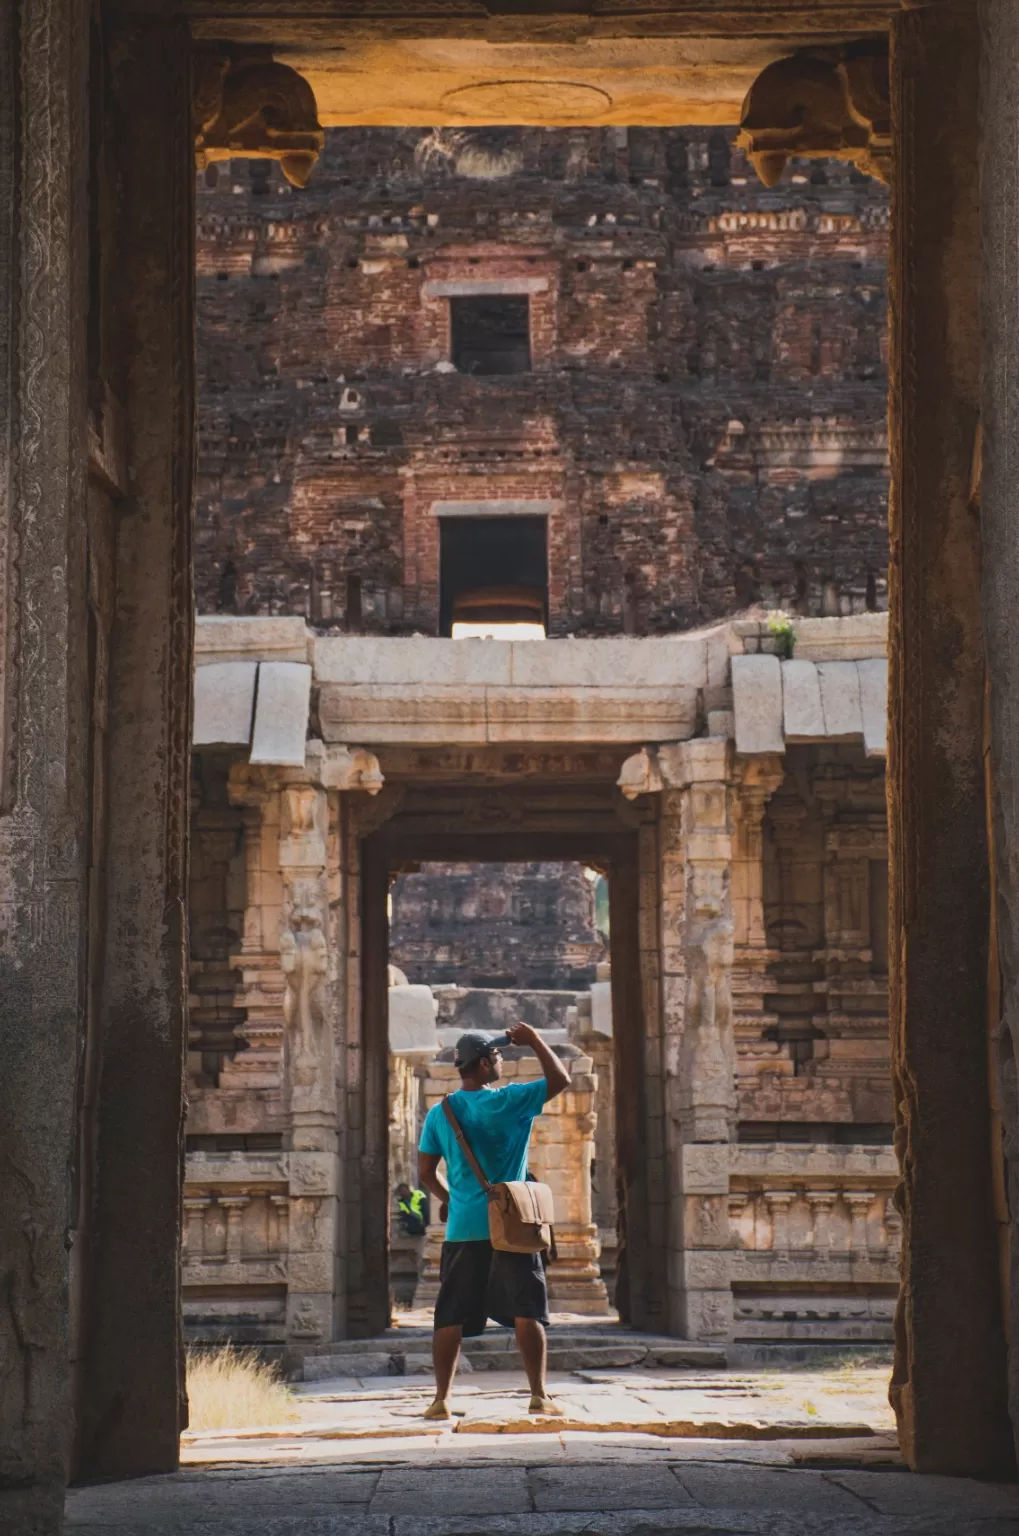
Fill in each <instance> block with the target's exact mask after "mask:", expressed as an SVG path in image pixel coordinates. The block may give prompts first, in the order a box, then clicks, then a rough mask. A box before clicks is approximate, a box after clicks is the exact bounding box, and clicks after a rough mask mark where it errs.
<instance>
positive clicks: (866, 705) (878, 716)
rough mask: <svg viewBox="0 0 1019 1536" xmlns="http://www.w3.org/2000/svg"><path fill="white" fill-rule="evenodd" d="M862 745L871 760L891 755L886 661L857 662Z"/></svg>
mask: <svg viewBox="0 0 1019 1536" xmlns="http://www.w3.org/2000/svg"><path fill="white" fill-rule="evenodd" d="M856 670H857V673H858V674H859V678H860V711H861V713H862V715H863V745H864V749H865V751H866V753H867V756H868V757H884V756H885V755H886V754H887V751H888V663H887V661H885V660H884V659H880V660H877V659H875V660H873V661H858V662H857V663H856Z"/></svg>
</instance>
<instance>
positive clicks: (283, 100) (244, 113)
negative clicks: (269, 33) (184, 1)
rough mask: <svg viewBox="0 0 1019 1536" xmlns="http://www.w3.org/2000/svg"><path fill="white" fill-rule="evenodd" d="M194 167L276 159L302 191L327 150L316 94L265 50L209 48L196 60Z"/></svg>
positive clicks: (226, 46)
mask: <svg viewBox="0 0 1019 1536" xmlns="http://www.w3.org/2000/svg"><path fill="white" fill-rule="evenodd" d="M193 90H194V95H193V101H194V126H195V161H196V164H197V165H198V168H199V169H200V170H201V169H202V168H203V167H205V166H207V165H211V164H212V162H213V161H215V160H231V159H234V158H235V157H237V158H242V159H244V158H252V157H260V158H263V159H267V160H278V161H279V163H280V169H281V171H282V172H283V174H284V176H285V177H286V178H287V180H288V181H289V182H290V184H291V185H292V186H295V187H305V186H307V184H308V178H309V176H310V175H311V173H312V171H313V170H314V168H315V164H316V162H317V160H318V157H319V155H320V154H321V152H322V147H323V145H324V144H325V133H324V131H323V128H322V125H321V124H320V122H319V120H318V108H317V106H316V103H315V93H314V92H313V90H312V88H311V86H310V85H309V84H308V82H307V80H305V79H304V78H303V77H302V76H301V75H299V74H298V73H297V71H296V69H291V68H290V67H289V65H286V64H278V63H277V62H276V60H275V59H274V58H273V56H272V50H271V49H269V48H266V47H245V48H239V47H236V46H234V45H232V44H226V43H208V44H204V45H202V46H200V47H198V48H197V49H196V50H195V55H194V86H193Z"/></svg>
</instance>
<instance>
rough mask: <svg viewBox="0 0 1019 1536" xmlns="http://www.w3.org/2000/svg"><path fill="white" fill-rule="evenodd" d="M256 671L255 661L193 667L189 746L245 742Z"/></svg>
mask: <svg viewBox="0 0 1019 1536" xmlns="http://www.w3.org/2000/svg"><path fill="white" fill-rule="evenodd" d="M257 675H258V663H257V662H256V661H233V662H213V663H211V664H210V665H208V666H204V667H197V668H196V669H195V701H194V711H195V715H194V723H193V725H192V733H191V742H192V746H194V747H213V746H239V747H246V746H247V745H248V744H249V742H250V741H251V723H252V711H253V709H254V704H255V678H256V677H257Z"/></svg>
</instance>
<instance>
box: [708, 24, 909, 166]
mask: <svg viewBox="0 0 1019 1536" xmlns="http://www.w3.org/2000/svg"><path fill="white" fill-rule="evenodd" d="M736 142H737V144H738V145H739V146H740V147H741V148H742V149H745V150H746V152H747V155H748V157H749V159H750V161H751V163H752V164H753V167H754V170H755V171H756V172H757V174H758V176H759V177H760V178H761V180H762V181H763V183H764V185H765V186H766V187H773V186H775V184H776V182H777V181H778V180H779V177H780V176H781V175H782V172H783V171H784V170H785V167H786V163H787V162H788V161H789V160H790V159H791V158H792V156H794V155H807V156H826V157H834V158H836V159H840V160H852V161H853V162H854V163H855V164H856V165H857V166H859V168H860V170H861V171H865V172H866V173H867V175H868V176H877V177H878V178H879V179H880V180H881V181H887V180H888V179H889V176H890V175H891V160H892V123H891V106H890V94H889V84H888V45H887V43H885V42H865V43H849V44H847V45H846V46H845V47H841V48H825V49H817V50H814V49H809V50H804V51H803V52H801V53H794V54H792V55H791V56H790V57H789V58H786V59H779V60H777V61H776V62H775V63H774V64H769V65H768V67H767V69H765V70H762V72H761V74H759V75H758V77H757V79H756V80H755V81H754V83H753V85H752V86H751V87H750V90H749V91H748V93H747V97H746V100H745V101H744V103H743V111H742V113H741V115H740V133H739V137H738V138H737V140H736Z"/></svg>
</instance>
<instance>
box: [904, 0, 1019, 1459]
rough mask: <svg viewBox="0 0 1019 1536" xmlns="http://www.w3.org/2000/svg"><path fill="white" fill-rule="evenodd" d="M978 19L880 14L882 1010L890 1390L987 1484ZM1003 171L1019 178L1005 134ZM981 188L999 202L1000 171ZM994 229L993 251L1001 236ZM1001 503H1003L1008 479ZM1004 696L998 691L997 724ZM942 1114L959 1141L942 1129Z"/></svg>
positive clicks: (921, 1426)
mask: <svg viewBox="0 0 1019 1536" xmlns="http://www.w3.org/2000/svg"><path fill="white" fill-rule="evenodd" d="M1000 15H1002V16H1003V15H1004V12H1001V13H1000ZM977 22H978V18H977V15H976V13H975V12H974V11H972V10H970V9H969V8H966V7H957V6H932V7H927V8H924V9H923V10H911V11H909V12H903V13H900V14H899V15H897V16H896V18H895V21H894V23H893V27H894V46H893V50H892V55H893V59H894V60H895V68H894V70H893V76H892V97H893V105H892V110H893V114H894V116H895V121H896V124H897V128H898V144H897V149H896V156H895V164H896V178H897V180H896V194H895V195H896V197H897V199H898V208H899V214H898V217H899V220H900V230H901V233H900V236H899V238H898V240H897V242H896V243H895V247H894V250H895V257H894V266H893V285H894V286H896V287H897V289H898V292H899V298H898V299H897V301H896V304H895V306H894V309H893V313H892V326H891V352H892V393H891V399H892V402H893V404H892V430H891V432H890V440H891V450H892V464H893V472H894V475H895V477H896V480H897V482H898V492H897V500H896V503H895V506H894V509H893V515H892V545H893V552H892V568H893V570H894V571H895V572H896V573H897V579H896V581H895V582H894V583H893V588H892V590H893V594H894V599H895V600H894V607H893V612H892V615H891V635H892V647H891V652H892V663H891V677H890V695H891V709H890V714H891V719H892V738H891V740H890V742H889V753H890V761H891V762H892V764H893V773H894V777H893V781H892V784H891V786H890V792H889V823H890V825H889V832H890V841H891V849H892V869H893V877H892V886H891V909H892V910H891V919H890V931H891V939H890V948H891V952H892V954H893V955H895V956H896V957H899V956H901V966H897V967H893V968H892V970H891V974H890V979H891V983H892V988H891V1000H890V1013H891V1039H892V1069H893V1078H894V1085H895V1112H896V1146H897V1148H898V1150H899V1153H900V1155H901V1158H902V1186H901V1189H900V1192H899V1196H898V1199H899V1204H900V1208H901V1210H902V1213H903V1263H902V1287H903V1288H902V1296H901V1302H900V1308H899V1313H898V1317H897V1324H896V1363H895V1370H894V1375H893V1381H892V1397H893V1402H894V1403H895V1406H896V1409H897V1412H898V1415H899V1431H900V1437H901V1443H902V1447H903V1451H904V1454H905V1456H906V1458H907V1460H908V1462H909V1464H910V1466H911V1467H913V1468H915V1469H917V1470H921V1471H923V1470H937V1471H942V1472H949V1471H950V1472H954V1473H957V1474H963V1473H965V1474H971V1475H972V1474H976V1475H979V1476H982V1477H995V1476H1011V1475H1012V1474H1013V1471H1014V1464H1015V1463H1014V1445H1013V1435H1012V1427H1011V1425H1010V1424H1009V1420H1008V1409H1007V1389H1006V1366H1005V1360H1006V1354H1005V1349H1004V1344H1003V1334H1002V1294H1001V1280H1000V1274H1001V1269H1000V1253H999V1250H998V1231H997V1224H998V1220H999V1219H1000V1218H998V1216H997V1214H996V1212H995V1207H994V1199H993V1179H992V1163H991V1147H992V1142H993V1140H996V1139H997V1138H996V1134H995V1133H994V1132H993V1131H992V1124H993V1122H992V1117H991V1105H990V1094H989V1084H988V1060H989V1051H988V1043H987V1030H988V1010H989V998H988V974H989V961H988V938H989V934H990V931H991V924H990V914H991V893H990V889H989V870H988V859H987V813H986V788H985V760H984V753H985V734H984V689H985V680H986V671H985V669H986V667H987V664H988V663H987V657H988V654H990V656H991V657H992V658H993V659H994V661H996V660H997V659H998V658H999V657H1001V658H1002V665H1004V664H1005V663H1004V654H1005V653H1004V652H1003V651H1002V649H1001V647H1002V645H1003V644H1005V642H1004V641H1003V639H1002V637H1001V632H1000V631H998V630H996V631H995V632H994V638H993V639H992V641H991V649H990V652H988V651H987V650H985V641H984V634H983V629H982V625H981V550H980V521H979V518H977V517H975V516H974V509H973V499H972V498H973V490H974V484H973V468H974V449H975V444H976V443H977V441H978V438H977V433H978V423H979V420H980V410H981V398H980V396H981V359H980V311H979V295H980V288H981V282H980V231H979V219H980V209H981V197H980V194H979V189H980V187H981V179H980V175H979V164H978V154H979V145H980V123H979V115H980V114H979V111H978V105H979V97H980V91H979V79H978V73H979V69H978V65H979V38H978V30H977ZM1010 46H1011V45H1010V44H1009V43H1008V42H1006V41H1005V40H1004V39H1001V40H1000V41H999V42H998V43H997V44H996V45H995V48H994V49H993V50H992V51H993V52H994V53H997V52H998V50H999V49H1000V50H1002V53H1003V56H1004V57H1008V56H1009V48H1010ZM1006 78H1007V80H1008V84H1007V85H1006V86H1005V87H1004V89H1005V90H1006V92H1007V94H1008V99H1009V100H1010V101H1011V96H1012V93H1013V92H1014V89H1015V87H1014V81H1013V77H1012V75H1011V72H1009V73H1008V74H1007V76H1006ZM998 100H999V101H1000V100H1001V98H1000V97H999V98H998ZM948 120H951V121H952V123H953V132H952V133H951V135H950V136H947V137H946V136H943V135H942V133H941V131H940V129H941V126H942V125H944V123H945V122H946V121H948ZM1000 164H1001V165H1002V166H1008V167H1009V170H1008V171H1007V175H1008V176H1009V177H1011V176H1012V175H1013V174H1014V169H1013V161H1012V150H1011V147H1008V148H1007V149H1005V150H1004V151H1003V152H1002V158H1001V161H1000ZM1010 184H1011V183H1008V185H1010ZM984 186H985V190H986V191H987V195H988V196H989V198H990V199H991V202H992V203H993V201H994V199H995V198H996V197H997V196H998V191H997V186H998V177H997V174H996V171H995V172H994V173H992V174H991V177H990V180H989V181H987V182H986V183H984ZM987 216H988V218H993V220H995V221H996V220H997V218H998V217H1000V214H994V215H991V213H990V211H988V215H987ZM1008 217H1009V218H1010V217H1011V216H1010V215H1009V216H1008ZM1008 228H1009V233H1008V235H1007V236H1003V237H1002V240H1003V243H1002V244H1001V245H998V246H996V247H995V249H996V250H999V251H1004V250H1006V249H1007V242H1010V241H1011V239H1012V234H1011V224H1010V223H1009V225H1008ZM1008 259H1009V260H1012V259H1014V258H1012V257H1009V258H1008ZM1013 303H1014V298H1013V297H1012V289H1011V283H1010V281H1008V282H1006V283H1005V284H1004V286H1003V287H1000V288H993V289H992V293H991V304H992V306H993V311H992V312H991V318H990V326H991V329H992V330H996V329H997V326H998V313H997V311H998V309H999V308H1001V309H1002V313H1003V314H1008V313H1010V312H1011V311H1010V306H1011V305H1012V304H1013ZM1002 306H1005V307H1002ZM1001 376H1002V375H1001V372H1000V370H999V369H997V368H995V369H994V370H993V371H992V372H991V373H990V374H989V375H988V377H989V378H990V379H995V380H997V379H999V378H1001ZM995 393H996V387H995V388H992V389H991V395H992V396H993V395H994V394H995ZM989 403H991V404H992V406H993V399H992V400H991V401H990V402H989ZM995 420H996V421H1000V417H996V418H995ZM996 431H1000V429H998V428H996ZM997 441H998V442H999V443H1000V436H998V438H997ZM998 473H1000V471H998ZM995 484H996V486H997V487H998V492H997V494H998V496H999V497H1000V496H1001V494H1002V491H1001V481H1000V480H996V481H995ZM1004 494H1006V495H1007V496H1008V497H1011V496H1012V495H1013V494H1014V492H1013V489H1012V482H1011V474H1010V472H1009V475H1008V489H1007V491H1006V492H1005V493H1004ZM1002 505H1003V503H1002V502H1001V501H1000V500H998V501H996V502H995V507H996V513H995V516H996V517H1000V515H1001V514H1000V507H1001V506H1002ZM994 526H995V528H996V529H997V530H998V535H997V538H996V540H995V542H994V543H992V546H991V555H992V563H993V558H994V554H995V553H996V552H997V551H999V550H1000V551H1001V556H1002V559H1003V560H1010V559H1011V558H1012V556H1011V554H1010V551H1011V543H1010V541H1011V540H1012V538H1013V530H1012V524H1011V519H1008V521H1007V524H1006V525H1005V526H1006V527H1007V532H1006V533H1005V534H1004V540H1005V545H1007V550H1006V548H1005V547H1003V546H1002V544H1001V543H1000V542H999V541H1000V538H1001V533H1000V529H1001V526H1002V525H1001V524H999V523H995V524H994ZM1005 568H1007V567H1005ZM984 569H985V571H986V570H987V562H986V559H985V561H984ZM992 665H993V662H992ZM1013 709H1014V705H1013V704H1012V702H1011V701H1010V702H1009V704H1008V710H1009V716H1008V718H1009V719H1010V720H1011V719H1012V718H1013V715H1012V711H1013ZM1008 729H1009V732H1010V731H1011V726H1010V727H1009V728H1008ZM997 734H998V735H999V738H1000V723H999V730H998V732H997ZM1002 863H1003V864H1005V863H1007V860H1006V859H1003V860H1002ZM1006 878H1007V874H1006ZM962 1106H966V1108H965V1109H963V1108H962ZM948 1125H951V1126H952V1127H953V1128H956V1130H957V1134H954V1135H945V1134H944V1131H943V1127H945V1126H948Z"/></svg>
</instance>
